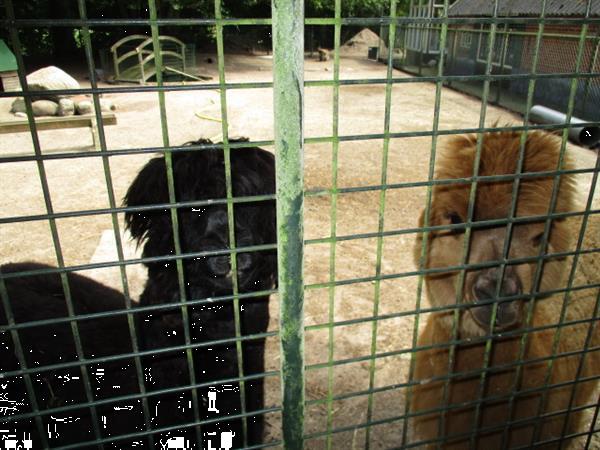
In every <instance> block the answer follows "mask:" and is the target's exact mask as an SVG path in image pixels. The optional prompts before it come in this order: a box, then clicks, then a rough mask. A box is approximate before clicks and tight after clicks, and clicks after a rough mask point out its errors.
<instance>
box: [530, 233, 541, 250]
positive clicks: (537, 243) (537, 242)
mask: <svg viewBox="0 0 600 450" xmlns="http://www.w3.org/2000/svg"><path fill="white" fill-rule="evenodd" d="M543 238H544V233H543V232H542V233H539V234H536V235H535V236H534V237H532V238H531V243H532V244H533V246H534V247H539V246H540V244H541V243H542V239H543Z"/></svg>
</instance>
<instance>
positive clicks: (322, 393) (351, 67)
mask: <svg viewBox="0 0 600 450" xmlns="http://www.w3.org/2000/svg"><path fill="white" fill-rule="evenodd" d="M205 56H206V55H202V56H201V57H199V58H198V61H205ZM213 61H216V58H215V57H214V56H213ZM271 66H272V59H271V57H270V56H269V55H263V56H247V55H244V56H242V55H231V56H229V55H228V56H227V57H226V73H227V74H226V78H227V81H228V82H234V83H235V82H240V83H242V82H250V81H253V82H257V81H271V80H272V75H271ZM216 69H217V68H216V64H215V63H212V64H209V63H206V62H203V65H202V67H201V72H202V73H203V74H208V75H212V76H213V77H214V78H213V80H212V81H210V82H216V81H217V80H218V75H217V71H216ZM305 71H306V73H305V79H306V80H325V79H332V77H333V63H332V62H331V61H328V62H318V61H316V60H315V59H307V60H306V63H305ZM385 75H386V67H385V65H382V64H379V63H376V62H373V61H369V60H367V59H366V58H365V57H344V58H342V60H341V73H340V76H341V78H342V79H381V78H385ZM407 76H408V75H406V74H404V73H402V72H399V71H395V72H394V77H407ZM79 78H80V79H79V81H80V82H81V83H82V85H83V86H86V85H87V86H89V82H87V81H86V80H85V79H84V78H83V75H82V74H80V76H79ZM101 86H102V84H101ZM435 91H436V89H435V85H434V84H431V83H407V84H404V83H398V84H394V85H393V88H392V102H391V104H392V108H391V117H390V120H391V122H390V130H391V131H392V132H406V131H427V130H431V127H432V122H433V117H434V100H435ZM106 97H107V98H110V99H111V100H112V101H113V102H114V103H115V104H116V105H117V108H118V109H117V111H116V114H117V119H118V124H117V125H116V126H109V127H106V129H105V133H106V141H107V147H108V150H109V151H113V150H118V149H130V148H144V147H155V146H161V145H162V144H163V136H162V135H161V127H160V117H159V104H158V95H157V94H156V93H119V94H109V95H106ZM166 103H167V117H168V128H169V129H168V131H169V135H168V139H169V142H170V143H172V144H180V143H183V142H186V141H189V140H192V139H197V138H199V137H208V138H217V139H218V138H219V136H220V134H221V131H222V130H221V123H220V122H218V121H213V120H207V119H206V118H207V117H208V118H219V117H220V111H221V105H220V94H219V92H218V91H216V90H198V91H190V92H170V93H167V94H166ZM384 105H385V85H384V84H369V85H355V86H342V87H341V88H340V103H339V134H340V135H359V134H372V133H382V132H383V130H384V115H385V108H384ZM9 107H10V99H0V120H2V121H4V120H9V119H10V114H9V113H8V110H9ZM480 109H481V102H480V101H479V100H478V99H476V98H473V97H469V96H466V95H464V94H461V93H459V92H455V91H453V90H450V89H446V88H444V89H442V96H441V108H440V111H439V119H440V121H439V123H440V129H442V130H448V129H456V128H472V127H477V126H478V123H479V114H480ZM196 113H198V114H199V115H201V116H203V117H205V118H200V117H198V116H197V115H196ZM227 113H228V122H229V134H230V135H231V136H236V135H237V136H248V137H249V138H250V139H251V140H270V139H272V138H273V119H272V113H273V107H272V92H271V89H234V90H230V91H228V94H227ZM332 117H333V91H332V88H331V87H309V88H307V89H306V90H305V136H306V137H307V138H310V137H319V136H330V135H331V133H332V126H333V124H332ZM496 121H499V123H500V124H505V123H506V124H508V123H510V124H518V123H520V122H521V121H522V118H520V117H519V116H517V115H515V114H513V113H510V112H508V111H506V110H504V109H500V108H497V107H493V106H489V107H488V108H487V111H486V124H487V125H491V124H492V123H494V122H496ZM444 141H445V138H443V137H442V138H440V139H439V141H438V145H443V143H444ZM40 142H41V147H42V151H43V152H44V153H48V154H50V153H52V152H57V151H71V150H81V149H87V150H89V152H90V153H92V152H93V147H92V146H91V144H92V141H91V134H90V133H89V132H88V131H86V130H84V129H73V130H55V131H43V132H41V133H40ZM32 148H33V147H32V142H31V137H30V136H29V134H28V133H18V134H12V135H3V136H2V138H1V139H0V157H5V156H10V155H16V154H31V152H32ZM430 148H431V138H430V137H416V138H403V139H392V140H391V141H390V143H389V161H388V170H387V183H388V184H392V183H402V182H412V181H423V180H426V179H427V173H428V167H429V155H430ZM331 150H332V146H331V144H329V143H324V144H308V145H306V148H305V174H304V179H305V185H306V189H307V190H314V189H319V188H328V187H330V186H331V184H332V169H331V159H332V158H331V154H332V152H331ZM382 151H383V142H382V141H381V140H363V141H359V140H356V141H351V142H342V143H340V146H339V162H338V186H339V187H361V186H372V185H379V184H381V165H382ZM568 152H569V153H570V154H571V155H572V156H573V157H574V159H575V160H576V163H577V166H578V167H579V168H592V167H594V166H595V164H596V154H595V153H594V152H592V151H590V150H587V149H583V148H579V147H577V146H574V145H572V144H569V145H568ZM152 156H154V155H151V154H140V155H127V156H115V157H111V158H110V159H109V160H108V166H109V167H110V175H111V180H112V184H113V187H114V195H115V198H116V201H117V204H120V202H121V199H122V198H123V195H124V194H125V191H126V189H127V187H128V185H129V184H130V183H131V181H132V180H133V178H134V177H135V175H136V173H137V172H138V170H139V169H140V168H141V167H142V166H143V165H144V163H145V162H146V161H147V160H148V159H150V158H151V157H152ZM44 170H45V173H46V177H47V180H48V187H49V190H50V193H51V199H52V207H53V209H54V211H55V212H69V211H81V210H95V209H101V208H108V207H109V206H110V205H109V201H108V195H107V189H106V178H105V173H104V169H103V160H102V158H99V157H89V158H77V159H59V160H52V161H46V162H45V163H44ZM590 181H591V175H589V174H585V175H581V176H579V177H578V184H579V188H580V189H579V190H580V193H581V201H582V204H585V201H586V200H587V197H588V194H589V190H590ZM0 186H1V191H2V195H1V196H0V217H2V218H6V217H16V216H32V215H37V214H45V213H46V207H45V203H44V199H43V196H42V190H41V185H40V178H39V175H38V167H37V166H36V163H35V162H19V163H2V164H0ZM379 199H380V192H379V191H375V190H373V191H364V192H356V193H352V194H343V195H340V196H339V198H338V204H337V222H336V226H337V234H338V235H339V236H344V235H350V234H356V233H373V232H376V231H377V228H378V220H379ZM424 200H425V189H424V188H402V189H392V190H388V191H387V194H386V203H385V212H384V217H383V219H384V229H385V230H386V231H388V230H401V229H407V228H414V227H415V226H416V222H417V216H418V213H419V211H420V210H421V209H422V207H423V206H424ZM593 200H594V206H593V208H596V209H597V208H600V195H598V193H596V195H595V196H594V199H593ZM330 209H331V201H330V197H328V196H309V197H307V198H306V201H305V222H304V227H305V238H306V239H315V238H322V237H327V236H328V235H329V233H330V230H331V223H330V217H331V213H330ZM594 221H595V222H594ZM594 221H593V223H594V224H595V223H596V222H597V221H596V218H594ZM593 226H596V225H593ZM119 227H120V229H121V232H122V228H123V218H122V217H121V216H120V217H119ZM57 228H58V235H59V239H60V250H61V252H62V255H63V257H64V262H65V264H66V265H69V266H71V265H81V264H88V263H91V262H93V263H96V262H110V261H115V260H117V253H116V249H115V237H114V233H113V227H112V222H111V216H110V215H107V214H102V215H87V216H83V217H69V218H63V219H59V220H58V221H57ZM598 230H600V226H598V227H596V228H590V229H588V233H587V234H588V237H590V236H593V235H594V233H597V232H598ZM597 236H600V233H598V234H597ZM124 238H125V241H124V242H125V243H126V244H127V245H126V248H125V256H126V258H135V257H139V249H136V248H135V245H133V244H132V243H131V242H130V241H129V240H128V238H127V236H125V237H124ZM413 240H414V235H412V234H399V235H396V236H391V237H386V238H385V239H384V240H383V257H382V261H381V273H382V274H384V275H390V274H400V273H404V272H410V271H413V270H415V267H414V265H413V262H412V257H411V249H412V244H413ZM595 246H596V248H597V247H598V242H597V241H596V244H595ZM376 254H377V239H372V238H369V239H353V240H347V241H344V242H340V243H338V245H337V246H336V260H335V279H336V280H348V279H354V278H360V277H369V276H372V275H374V274H375V265H376V264H375V263H376ZM329 256H330V246H329V244H317V245H310V246H308V247H307V248H306V258H305V276H304V280H305V283H306V284H308V285H310V284H314V283H321V282H327V281H329ZM24 260H34V261H39V262H45V263H49V264H56V261H57V260H56V251H55V246H54V244H53V242H52V237H51V234H50V229H49V226H48V223H47V221H44V220H31V221H24V222H19V223H14V224H4V225H0V261H1V262H2V263H6V262H9V261H13V262H14V261H24ZM592 267H593V266H592ZM127 270H128V281H129V288H130V291H131V295H132V297H133V298H134V299H136V298H137V296H138V295H139V293H140V291H141V289H142V288H143V283H144V279H145V271H144V270H143V268H142V267H140V266H136V265H132V266H128V269H127ZM589 273H590V274H591V275H592V276H593V275H594V273H595V274H596V275H595V276H596V280H595V282H596V283H597V282H598V276H599V275H598V270H597V266H596V270H595V271H590V272H589ZM84 274H87V275H89V276H92V277H94V278H96V279H98V280H100V281H102V282H104V283H107V284H109V285H111V286H113V287H115V288H117V289H120V290H122V289H123V286H122V284H121V281H120V278H119V275H118V270H116V269H114V268H109V269H94V270H89V271H85V272H84ZM417 281H418V280H417V278H416V277H399V278H395V279H391V280H387V281H383V282H382V283H381V286H380V288H381V289H380V295H379V304H378V308H379V309H378V314H379V315H385V314H390V313H397V312H401V311H411V310H414V308H415V302H416V301H417V294H416V292H417ZM589 282H591V281H589ZM375 290H376V286H375V284H373V283H370V282H369V283H356V284H348V285H343V286H339V287H337V288H336V289H335V291H334V304H335V307H334V311H333V317H334V320H335V321H336V322H339V321H348V320H352V319H358V318H368V317H371V316H373V314H374V307H375V305H374V297H375ZM328 296H329V291H328V290H327V289H308V290H307V291H306V308H305V316H306V318H305V322H306V325H307V326H310V325H317V324H323V323H327V322H328V315H329V309H328V301H329V300H328V298H329V297H328ZM423 302H424V303H423V304H424V305H425V306H426V305H427V303H426V300H425V299H424V300H423ZM271 307H272V311H271V316H272V321H271V328H272V329H277V320H278V304H277V301H276V299H273V301H272V302H271ZM372 327H373V326H372V323H371V322H364V323H359V324H348V325H345V326H339V327H336V328H335V329H334V359H335V360H343V359H347V358H355V357H359V356H368V355H369V354H370V353H371V336H372V333H373V329H372ZM413 327H414V317H413V316H404V317H399V318H398V317H397V318H392V319H387V320H381V321H379V322H378V329H377V333H376V335H377V338H376V344H377V346H376V351H377V353H385V352H395V351H398V350H401V349H409V348H410V347H411V345H412V340H413V334H414V332H413ZM305 348H306V362H307V364H308V365H311V364H317V363H326V362H327V360H328V330H327V329H325V328H323V329H319V330H313V331H309V332H307V334H306V344H305ZM278 353H279V344H278V342H277V341H276V340H275V339H273V340H271V341H270V342H269V343H268V350H267V354H268V356H267V366H268V369H277V368H278V366H279V356H278ZM409 363H410V356H409V355H408V354H401V355H395V356H394V355H392V356H388V357H384V358H380V359H377V360H376V363H375V368H376V372H375V378H374V384H375V386H376V387H383V386H390V385H394V384H398V383H403V382H405V381H406V380H407V374H408V367H409ZM369 365H370V363H369V361H368V360H363V361H358V362H353V363H350V364H341V365H336V366H335V368H334V370H333V394H334V395H336V396H337V395H343V394H345V393H350V392H355V391H361V390H365V389H368V387H369ZM306 376H307V378H306V382H307V384H306V397H307V400H309V401H310V400H316V399H323V398H326V396H327V386H328V371H327V368H318V369H314V370H308V371H307V374H306ZM267 391H268V394H267V401H266V405H267V406H270V405H278V404H279V403H280V393H279V382H278V380H276V379H272V378H271V379H269V381H268V384H267ZM404 396H405V391H404V390H403V389H396V390H385V391H383V392H382V393H379V394H375V395H374V396H373V414H372V417H371V420H373V421H377V420H380V419H385V418H391V417H396V416H400V415H402V414H403V410H404ZM367 401H368V397H367V396H358V397H353V398H350V399H346V400H340V401H336V402H334V403H333V426H334V427H335V428H338V427H349V431H347V432H342V433H337V434H335V435H334V441H333V442H334V444H333V448H339V449H350V448H363V447H364V444H365V431H364V429H363V428H357V429H353V428H352V427H353V426H354V425H358V424H362V423H364V422H365V421H366V420H367ZM326 417H327V408H326V405H325V404H310V405H309V406H308V407H307V412H306V432H307V433H319V432H322V431H325V430H326V424H327V420H326ZM268 422H269V423H268V427H267V437H268V439H279V438H280V432H279V430H278V424H279V418H278V417H277V415H272V416H270V417H269V419H268ZM401 424H402V423H401V422H400V421H396V422H393V423H391V424H387V425H381V426H375V427H374V428H373V429H372V431H371V436H370V441H371V448H388V447H392V446H397V445H398V443H399V442H400V441H399V438H400V435H401V430H402V427H401ZM596 445H597V447H596V448H600V445H598V440H596ZM323 446H324V439H314V440H311V441H309V442H308V443H307V445H306V448H310V449H318V448H322V447H323Z"/></svg>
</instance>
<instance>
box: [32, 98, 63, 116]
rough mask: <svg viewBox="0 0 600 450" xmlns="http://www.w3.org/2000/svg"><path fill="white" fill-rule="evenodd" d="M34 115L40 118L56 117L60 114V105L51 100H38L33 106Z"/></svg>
mask: <svg viewBox="0 0 600 450" xmlns="http://www.w3.org/2000/svg"><path fill="white" fill-rule="evenodd" d="M31 108H32V109H33V115H34V116H35V117H40V116H55V115H56V113H57V112H58V103H56V102H53V101H51V100H37V101H35V102H33V103H32V104H31Z"/></svg>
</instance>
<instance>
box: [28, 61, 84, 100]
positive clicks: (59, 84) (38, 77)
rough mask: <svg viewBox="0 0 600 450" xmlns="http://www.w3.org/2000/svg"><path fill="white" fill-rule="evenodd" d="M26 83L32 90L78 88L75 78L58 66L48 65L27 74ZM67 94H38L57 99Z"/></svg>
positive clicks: (45, 97)
mask: <svg viewBox="0 0 600 450" xmlns="http://www.w3.org/2000/svg"><path fill="white" fill-rule="evenodd" d="M27 85H28V87H29V90H32V91H50V90H65V89H79V88H80V86H79V83H78V82H77V80H76V79H75V78H73V77H72V76H71V75H69V74H68V73H66V72H65V71H63V70H61V69H59V68H58V67H54V66H48V67H44V68H43V69H40V70H36V71H35V72H32V73H30V74H29V75H27ZM64 97H68V95H56V94H50V93H48V95H43V96H40V98H44V99H49V100H55V101H58V100H59V99H61V98H64Z"/></svg>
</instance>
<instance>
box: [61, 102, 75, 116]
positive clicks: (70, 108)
mask: <svg viewBox="0 0 600 450" xmlns="http://www.w3.org/2000/svg"><path fill="white" fill-rule="evenodd" d="M73 114H75V102H74V101H73V100H71V99H70V98H61V99H60V100H59V101H58V115H59V116H72V115H73Z"/></svg>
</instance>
